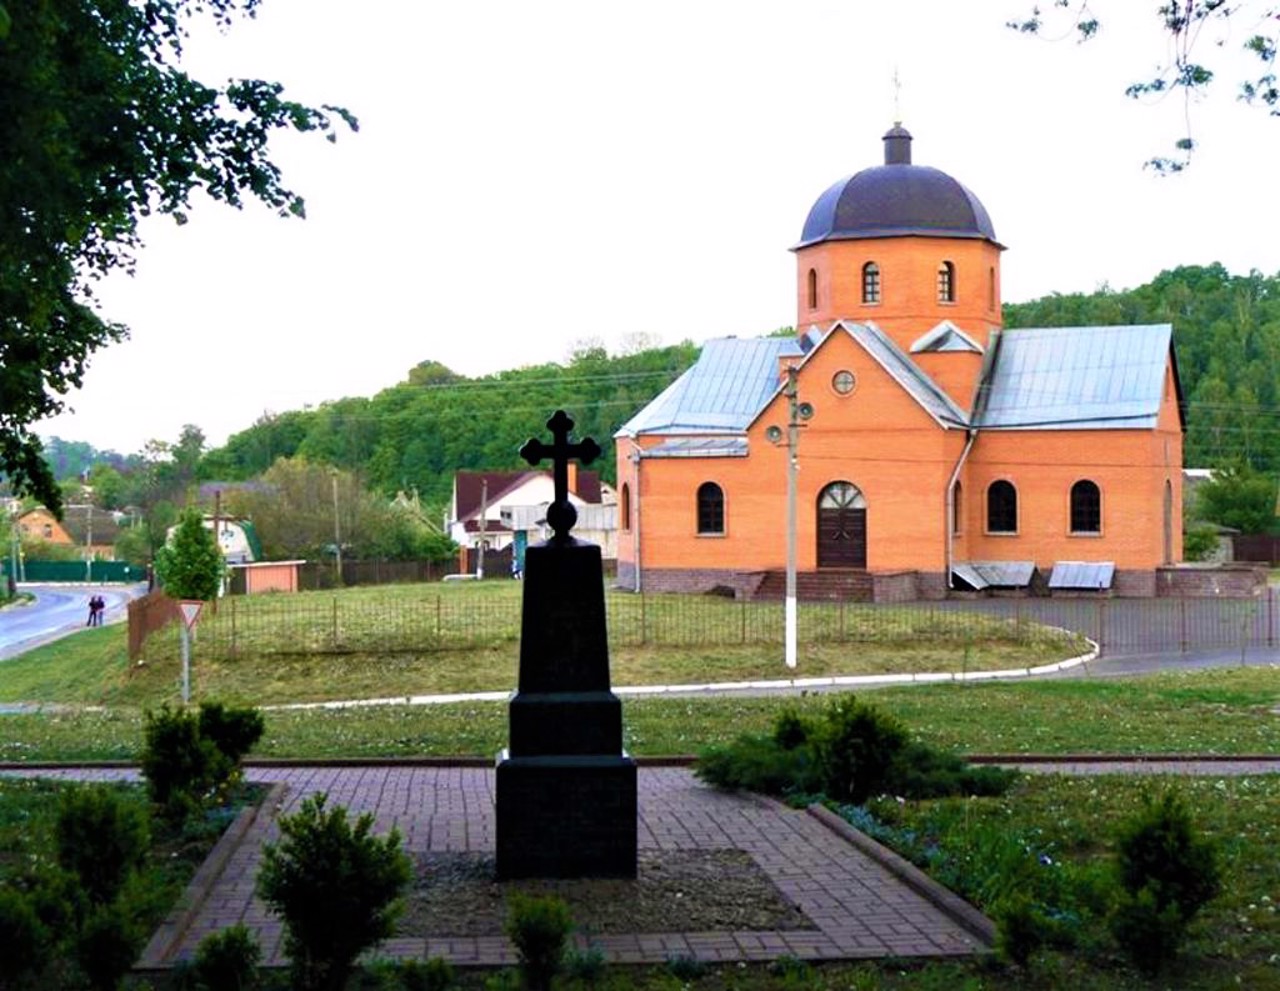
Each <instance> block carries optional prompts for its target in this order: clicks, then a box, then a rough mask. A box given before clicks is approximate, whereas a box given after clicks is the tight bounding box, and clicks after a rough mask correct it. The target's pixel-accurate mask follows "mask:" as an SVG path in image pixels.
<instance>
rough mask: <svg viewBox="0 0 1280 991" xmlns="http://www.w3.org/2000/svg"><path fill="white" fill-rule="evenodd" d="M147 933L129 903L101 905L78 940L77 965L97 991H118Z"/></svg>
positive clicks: (87, 921)
mask: <svg viewBox="0 0 1280 991" xmlns="http://www.w3.org/2000/svg"><path fill="white" fill-rule="evenodd" d="M143 939H145V933H144V932H143V930H142V928H141V927H140V926H139V924H138V920H137V918H136V917H135V915H134V913H133V911H132V910H131V908H130V907H129V905H128V904H127V900H126V899H122V898H117V899H116V900H115V901H113V902H111V903H109V904H106V905H97V906H95V907H94V908H93V910H92V911H91V912H90V913H89V916H88V918H86V919H85V920H84V925H82V926H81V927H80V931H79V932H78V933H76V936H75V961H76V965H77V966H78V967H79V968H80V971H81V973H82V974H84V977H85V980H86V981H87V982H88V984H89V987H90V988H92V989H93V991H116V988H118V987H119V986H120V981H121V979H122V978H123V977H124V975H125V974H127V973H128V972H129V968H130V967H132V966H133V961H134V960H136V959H137V956H138V953H139V952H140V951H141V949H142V942H143Z"/></svg>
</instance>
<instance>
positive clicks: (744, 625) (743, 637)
mask: <svg viewBox="0 0 1280 991" xmlns="http://www.w3.org/2000/svg"><path fill="white" fill-rule="evenodd" d="M740 614H741V616H742V635H741V636H740V637H739V638H738V639H739V641H740V642H741V643H744V644H745V643H746V642H747V600H746V599H743V600H742V609H741V610H740Z"/></svg>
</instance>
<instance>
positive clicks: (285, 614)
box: [198, 590, 1280, 658]
mask: <svg viewBox="0 0 1280 991" xmlns="http://www.w3.org/2000/svg"><path fill="white" fill-rule="evenodd" d="M520 609H521V603H520V599H519V596H518V595H511V594H504V595H492V596H488V595H474V596H473V595H452V594H448V593H447V592H441V593H434V592H430V591H412V592H411V591H409V590H406V591H405V594H403V595H398V596H395V597H394V598H389V597H386V596H381V597H377V598H374V597H368V598H360V597H358V596H353V595H351V594H344V595H334V596H332V597H325V596H304V597H297V596H286V595H277V596H255V597H251V598H227V599H224V600H222V602H221V603H220V604H219V605H218V608H217V609H216V611H215V610H206V612H205V614H204V615H203V616H202V618H201V620H200V626H199V634H198V636H199V644H200V648H199V649H200V652H201V653H202V654H203V655H204V656H206V657H225V658H234V657H237V656H244V655H255V656H263V655H290V654H313V653H349V652H364V653H378V652H388V653H395V652H406V651H409V652H413V651H420V652H430V651H439V650H460V649H467V648H474V647H483V646H488V645H493V644H501V643H510V642H515V641H517V640H518V638H519V633H520ZM607 611H608V622H609V640H610V644H611V646H613V647H638V646H657V647H715V646H726V647H727V646H735V645H750V644H781V643H782V640H783V635H784V623H783V606H782V604H781V603H779V602H747V601H735V600H731V599H721V598H717V597H714V596H689V595H636V594H633V593H628V592H616V591H610V592H609V593H608V596H607ZM1277 622H1280V608H1278V607H1277V603H1276V596H1275V593H1274V592H1271V593H1269V594H1267V595H1264V596H1260V597H1257V598H1253V599H1140V600H1139V599H1098V600H1084V599H985V600H975V601H967V602H954V601H949V602H939V603H922V604H914V605H894V606H887V605H873V604H861V603H842V602H833V603H825V602H824V603H813V602H803V603H800V606H799V618H798V639H799V640H800V642H801V644H807V643H832V642H850V643H859V642H862V643H867V642H876V641H893V642H896V643H902V642H912V641H915V642H921V643H932V644H937V645H946V644H954V645H956V646H957V647H960V648H963V646H964V645H965V644H972V643H975V642H978V641H984V640H996V639H1000V640H1006V641H1009V640H1012V641H1014V642H1020V643H1025V642H1030V641H1034V640H1037V639H1044V638H1046V637H1047V636H1050V635H1051V634H1049V633H1047V632H1046V628H1058V629H1062V630H1068V631H1071V632H1073V633H1079V634H1082V635H1084V636H1087V637H1089V638H1090V639H1091V640H1093V641H1095V642H1096V643H1098V644H1099V645H1100V647H1101V649H1102V651H1103V653H1104V654H1109V655H1113V656H1120V655H1133V654H1147V653H1162V654H1168V653H1178V652H1185V651H1191V650H1204V649H1218V650H1221V649H1236V648H1239V649H1242V650H1245V649H1256V648H1274V647H1275V646H1276V644H1277V642H1280V636H1278V635H1277V634H1278V631H1277Z"/></svg>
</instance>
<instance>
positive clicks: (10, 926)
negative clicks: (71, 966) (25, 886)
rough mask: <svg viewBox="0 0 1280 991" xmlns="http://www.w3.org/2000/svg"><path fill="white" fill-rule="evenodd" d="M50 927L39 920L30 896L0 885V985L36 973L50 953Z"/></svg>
mask: <svg viewBox="0 0 1280 991" xmlns="http://www.w3.org/2000/svg"><path fill="white" fill-rule="evenodd" d="M50 945H51V937H50V933H49V930H48V929H47V928H46V927H45V925H44V923H42V922H41V921H40V916H39V915H38V914H37V913H36V909H35V905H34V904H33V902H32V899H31V897H30V896H29V895H28V894H26V893H25V892H21V891H18V890H16V889H14V888H10V887H4V888H0V946H2V947H4V950H3V951H0V988H8V987H18V986H20V984H19V982H21V981H23V980H25V979H26V978H27V977H28V976H30V975H32V974H34V973H36V972H37V971H38V970H39V969H40V967H41V965H42V964H43V961H44V958H45V954H47V953H48V952H49V947H50Z"/></svg>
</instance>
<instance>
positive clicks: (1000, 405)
mask: <svg viewBox="0 0 1280 991" xmlns="http://www.w3.org/2000/svg"><path fill="white" fill-rule="evenodd" d="M999 334H1000V337H999V341H998V343H993V345H992V349H993V350H994V351H995V352H996V354H995V361H994V370H993V374H992V376H991V382H990V388H989V391H988V393H987V397H986V406H985V408H984V409H983V411H982V413H981V415H980V417H979V419H978V422H977V426H978V427H980V428H981V429H984V430H988V429H1022V430H1027V429H1031V430H1034V429H1063V428H1068V429H1069V428H1078V429H1082V428H1088V429H1141V428H1146V429H1150V428H1152V427H1154V426H1155V425H1156V419H1157V417H1158V415H1159V413H1160V401H1161V398H1162V397H1163V394H1164V374H1165V366H1166V363H1167V362H1168V360H1169V353H1170V346H1171V342H1172V339H1173V327H1172V326H1171V325H1169V324H1167V323H1162V324H1148V325H1141V326H1116V327H1029V328H1022V329H1018V330H1007V331H1001V332H999Z"/></svg>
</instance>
